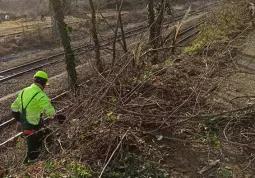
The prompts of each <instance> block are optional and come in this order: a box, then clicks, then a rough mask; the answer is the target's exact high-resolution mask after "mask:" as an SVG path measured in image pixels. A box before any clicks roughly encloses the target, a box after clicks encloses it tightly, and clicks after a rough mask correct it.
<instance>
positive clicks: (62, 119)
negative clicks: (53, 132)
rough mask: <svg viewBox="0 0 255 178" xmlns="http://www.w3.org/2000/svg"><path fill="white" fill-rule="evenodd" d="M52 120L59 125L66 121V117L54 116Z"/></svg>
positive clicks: (62, 115) (61, 115)
mask: <svg viewBox="0 0 255 178" xmlns="http://www.w3.org/2000/svg"><path fill="white" fill-rule="evenodd" d="M54 119H56V120H57V121H58V123H59V124H63V123H64V122H65V120H66V116H65V115H64V114H56V115H55V117H54Z"/></svg>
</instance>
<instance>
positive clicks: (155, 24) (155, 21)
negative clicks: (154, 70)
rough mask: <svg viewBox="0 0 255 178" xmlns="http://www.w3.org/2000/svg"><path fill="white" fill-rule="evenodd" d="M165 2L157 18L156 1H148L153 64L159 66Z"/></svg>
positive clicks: (161, 5) (159, 9) (163, 1)
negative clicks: (158, 50)
mask: <svg viewBox="0 0 255 178" xmlns="http://www.w3.org/2000/svg"><path fill="white" fill-rule="evenodd" d="M165 3H166V1H165V0H161V4H160V5H159V7H158V10H157V17H155V10H154V9H155V7H154V0H148V21H149V26H150V37H149V43H150V45H151V47H152V49H153V51H154V52H153V53H152V61H151V62H152V64H157V63H158V62H159V60H158V52H157V50H154V49H157V48H159V47H160V41H161V31H162V24H163V19H164V11H165Z"/></svg>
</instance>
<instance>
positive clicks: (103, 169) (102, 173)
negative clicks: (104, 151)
mask: <svg viewBox="0 0 255 178" xmlns="http://www.w3.org/2000/svg"><path fill="white" fill-rule="evenodd" d="M128 131H129V129H128V130H127V131H126V132H125V134H124V135H123V136H122V137H121V140H120V142H119V144H118V145H117V147H116V148H115V150H114V151H113V152H112V154H111V156H110V158H109V159H108V161H107V163H106V164H105V166H104V168H103V169H102V171H101V173H100V176H99V177H98V178H101V177H102V175H103V173H104V171H105V169H106V167H107V166H108V164H109V163H110V161H111V159H112V157H113V156H114V154H115V152H116V151H117V150H118V149H119V147H120V145H121V143H122V141H123V139H124V138H125V136H126V135H127V133H128Z"/></svg>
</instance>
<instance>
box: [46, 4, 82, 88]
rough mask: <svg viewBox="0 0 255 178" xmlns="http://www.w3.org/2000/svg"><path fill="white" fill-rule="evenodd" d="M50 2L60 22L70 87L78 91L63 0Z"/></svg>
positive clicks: (58, 22)
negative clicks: (62, 4)
mask: <svg viewBox="0 0 255 178" xmlns="http://www.w3.org/2000/svg"><path fill="white" fill-rule="evenodd" d="M50 3H51V5H52V9H53V12H54V14H55V15H54V16H55V18H56V22H57V24H58V30H59V33H60V37H61V42H62V46H63V48H64V51H65V63H66V70H67V73H68V78H69V84H70V88H71V89H72V91H74V92H76V91H77V89H78V83H77V71H76V68H75V67H76V64H75V56H74V52H73V50H72V48H71V44H70V36H69V34H68V30H67V25H66V23H65V22H64V13H63V10H62V7H61V1H60V0H50Z"/></svg>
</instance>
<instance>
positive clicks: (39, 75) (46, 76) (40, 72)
mask: <svg viewBox="0 0 255 178" xmlns="http://www.w3.org/2000/svg"><path fill="white" fill-rule="evenodd" d="M35 77H40V78H43V79H46V80H47V82H46V85H47V86H48V85H49V77H48V74H47V73H46V72H44V71H38V72H36V73H35V75H34V78H35Z"/></svg>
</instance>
